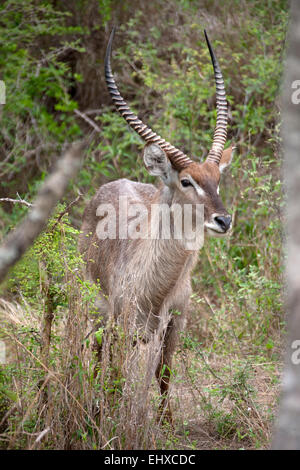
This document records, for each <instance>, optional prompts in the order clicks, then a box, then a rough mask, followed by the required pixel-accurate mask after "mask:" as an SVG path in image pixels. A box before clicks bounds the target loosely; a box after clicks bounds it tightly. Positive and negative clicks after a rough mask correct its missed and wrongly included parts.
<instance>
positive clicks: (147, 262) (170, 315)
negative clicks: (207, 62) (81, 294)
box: [80, 30, 232, 414]
mask: <svg viewBox="0 0 300 470" xmlns="http://www.w3.org/2000/svg"><path fill="white" fill-rule="evenodd" d="M204 34H205V38H206V42H207V45H208V48H209V52H210V56H211V60H212V64H213V69H214V75H215V82H216V102H217V124H216V128H215V132H214V138H213V143H212V147H211V149H210V151H209V153H208V156H207V158H206V160H205V161H204V162H203V163H200V162H197V161H194V160H191V159H190V158H189V157H188V156H187V155H185V154H184V153H183V152H182V151H180V150H178V149H177V148H175V147H173V146H172V145H171V144H169V143H168V142H166V141H165V140H164V139H163V138H161V137H160V136H159V135H157V134H156V133H155V132H153V131H152V129H150V128H149V127H148V126H146V125H145V124H144V123H143V122H142V121H141V120H140V119H139V118H138V117H137V116H136V115H135V114H134V113H133V112H132V111H131V110H130V108H129V106H128V105H127V103H126V102H125V100H124V99H123V98H122V96H121V95H120V93H119V91H118V88H117V86H116V83H115V80H114V77H113V74H112V71H111V63H110V59H111V50H112V41H113V36H114V30H113V31H112V33H111V36H110V39H109V42H108V46H107V51H106V57H105V78H106V83H107V87H108V90H109V93H110V95H111V98H112V101H113V103H114V105H115V107H116V109H117V111H118V112H119V113H120V114H121V116H123V117H124V119H125V120H126V122H127V123H128V124H129V126H130V127H132V128H133V129H134V130H135V131H136V132H137V133H138V134H139V135H140V137H141V138H142V139H143V140H144V141H145V142H146V146H145V148H144V151H143V161H144V165H145V167H146V169H147V170H148V172H149V173H150V174H151V175H155V176H159V177H160V180H161V184H160V186H159V187H158V188H157V187H155V186H153V185H151V184H143V183H139V182H133V181H129V180H127V179H120V180H117V181H113V182H110V183H107V184H104V185H103V186H101V187H100V189H99V190H98V191H97V193H96V195H95V196H94V197H93V199H92V200H91V201H90V203H89V204H88V206H87V207H86V210H85V212H84V217H83V224H82V231H81V236H80V250H81V252H82V253H83V256H84V259H85V262H86V277H87V278H88V279H89V280H91V281H93V282H100V286H101V290H100V292H99V310H100V314H101V315H102V317H104V318H105V317H106V318H108V315H109V314H112V315H113V317H114V318H118V316H119V315H120V314H121V312H122V309H124V305H125V302H126V303H127V304H126V305H128V302H129V304H130V309H131V310H130V311H131V313H130V316H131V318H132V321H133V324H134V326H135V328H136V330H137V331H138V332H139V336H140V337H142V339H143V340H144V341H145V342H147V341H149V340H150V339H151V338H152V337H153V336H155V335H156V337H159V338H160V347H159V348H158V354H157V355H156V360H155V361H154V364H153V372H154V371H155V374H156V377H157V379H158V382H159V385H160V391H161V394H162V407H165V408H166V413H169V414H170V411H169V406H168V398H167V397H168V388H169V380H170V370H171V360H172V355H173V352H174V349H175V347H176V342H177V338H178V334H179V332H180V331H181V330H183V328H184V325H185V322H186V316H187V313H188V310H189V303H190V295H191V285H190V275H191V271H192V269H193V267H194V266H195V263H196V261H197V254H198V249H199V248H200V247H201V237H198V240H197V243H196V244H194V245H193V243H191V239H190V236H191V234H195V235H196V238H197V234H201V233H203V232H204V233H205V234H207V235H211V236H217V237H223V236H225V235H226V234H227V233H228V232H229V230H230V228H231V216H230V215H229V214H228V212H227V211H226V209H225V208H224V206H223V203H222V201H221V198H220V196H219V181H220V174H221V172H222V171H223V170H224V168H225V167H226V166H227V165H228V164H229V163H230V161H231V158H232V147H230V148H228V149H226V150H224V145H225V142H226V135H227V121H228V112H227V102H226V95H225V87H224V81H223V78H222V74H221V70H220V67H219V64H218V61H217V59H216V57H215V54H214V52H213V49H212V47H211V44H210V42H209V40H208V37H207V34H206V32H205V31H204ZM120 201H121V202H122V204H123V205H122V204H120ZM124 201H125V202H124ZM132 206H134V207H135V208H136V207H138V211H137V212H139V216H138V217H136V215H137V213H136V212H135V211H132V210H131V209H132ZM154 207H155V208H156V209H157V208H158V209H161V208H163V209H166V208H169V209H170V211H169V215H168V217H165V218H164V210H153V208H154ZM185 208H191V211H190V212H191V214H190V215H191V217H190V219H189V222H187V219H188V218H187V217H186V219H185V213H184V212H185ZM200 209H202V212H201V210H200ZM125 212H126V214H125ZM153 214H154V215H153ZM197 214H198V215H199V214H200V215H201V214H202V216H201V217H198V218H197ZM150 219H151V221H150ZM137 221H138V223H137ZM166 221H167V222H166ZM183 222H186V224H185V225H186V226H185V227H184V230H182V227H183ZM130 224H131V225H132V224H133V225H134V229H133V230H131V231H130V230H129V226H130ZM166 224H167V225H168V224H169V225H170V227H167V228H166V227H164V225H166ZM137 225H138V226H139V230H137ZM129 232H130V233H129ZM178 233H179V234H181V236H178ZM139 234H140V236H139ZM163 234H167V236H163Z"/></svg>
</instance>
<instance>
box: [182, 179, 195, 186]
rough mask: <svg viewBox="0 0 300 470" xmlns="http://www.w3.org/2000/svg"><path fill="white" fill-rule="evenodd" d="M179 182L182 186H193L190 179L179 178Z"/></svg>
mask: <svg viewBox="0 0 300 470" xmlns="http://www.w3.org/2000/svg"><path fill="white" fill-rule="evenodd" d="M181 184H182V186H183V187H184V188H186V187H187V186H193V185H192V183H191V182H190V180H188V179H184V180H181Z"/></svg>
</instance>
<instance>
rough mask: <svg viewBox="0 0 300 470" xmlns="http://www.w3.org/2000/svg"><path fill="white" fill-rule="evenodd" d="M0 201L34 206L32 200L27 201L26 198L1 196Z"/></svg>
mask: <svg viewBox="0 0 300 470" xmlns="http://www.w3.org/2000/svg"><path fill="white" fill-rule="evenodd" d="M0 202H12V203H13V204H15V203H17V202H18V203H19V204H24V205H25V206H27V207H32V206H33V204H31V202H27V201H25V199H11V198H10V197H1V198H0Z"/></svg>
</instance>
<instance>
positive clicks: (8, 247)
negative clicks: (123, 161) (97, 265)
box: [0, 143, 86, 282]
mask: <svg viewBox="0 0 300 470" xmlns="http://www.w3.org/2000/svg"><path fill="white" fill-rule="evenodd" d="M85 145H86V144H85V143H76V144H73V145H72V146H71V147H70V148H69V149H68V150H67V152H66V153H65V155H64V156H63V157H62V158H61V159H60V160H59V161H58V162H57V166H56V169H55V170H54V172H53V173H52V174H51V175H49V176H48V178H47V179H46V181H45V182H44V184H43V185H42V187H41V189H40V190H39V192H38V195H37V198H36V200H35V202H34V203H33V207H32V208H31V210H30V211H29V213H28V215H27V216H26V218H25V219H24V220H23V221H22V222H21V223H20V224H19V225H18V226H17V228H16V229H15V230H14V231H13V232H11V233H9V235H8V236H7V238H6V239H5V240H4V242H3V244H2V245H1V246H0V282H1V281H3V279H4V277H5V276H6V274H7V272H8V270H9V268H10V267H12V266H13V265H14V264H15V263H16V262H17V261H18V260H19V259H20V258H21V257H22V255H23V254H24V253H25V251H26V250H27V249H28V248H29V247H30V246H31V245H32V244H33V242H34V240H35V239H36V238H37V237H38V235H39V234H40V233H41V231H42V230H43V229H44V227H45V225H46V223H47V221H48V219H49V217H50V215H51V213H52V211H53V209H54V208H55V206H56V204H57V202H58V201H59V199H60V198H61V197H62V196H63V195H64V193H65V191H66V189H67V186H68V183H69V181H70V179H71V178H73V177H74V176H75V175H76V173H77V171H78V169H79V167H80V164H81V155H82V152H83V149H84V148H85Z"/></svg>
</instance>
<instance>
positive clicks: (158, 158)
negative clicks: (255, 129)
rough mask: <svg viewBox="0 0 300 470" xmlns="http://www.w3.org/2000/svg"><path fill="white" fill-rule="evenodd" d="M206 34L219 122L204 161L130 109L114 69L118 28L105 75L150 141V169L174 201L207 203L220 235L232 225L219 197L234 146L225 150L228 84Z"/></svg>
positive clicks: (127, 115)
mask: <svg viewBox="0 0 300 470" xmlns="http://www.w3.org/2000/svg"><path fill="white" fill-rule="evenodd" d="M204 34H205V39H206V42H207V46H208V49H209V52H210V57H211V60H212V65H213V69H214V75H215V83H216V103H217V123H216V128H215V131H214V138H213V143H212V147H211V149H210V151H209V152H208V156H207V158H206V160H205V161H204V162H201V163H200V162H197V161H195V160H192V159H190V158H189V157H188V156H187V155H185V154H184V153H183V152H182V151H181V150H179V149H177V148H175V147H174V146H173V145H171V144H170V143H169V142H167V141H166V140H164V139H163V138H162V137H161V136H160V135H158V134H156V133H155V132H153V131H152V129H150V128H149V127H148V126H146V125H145V124H144V123H143V122H142V121H141V120H140V119H139V118H138V117H137V116H136V115H135V114H134V113H133V112H132V111H131V110H130V108H129V106H128V105H127V103H126V102H125V100H124V99H123V97H122V96H121V95H120V93H119V90H118V88H117V85H116V82H115V80H114V77H113V74H112V70H111V64H110V57H111V50H112V41H113V37H114V29H113V30H112V32H111V35H110V39H109V42H108V45H107V50H106V57H105V78H106V83H107V87H108V90H109V93H110V95H111V98H112V100H113V103H114V104H115V107H116V109H117V111H118V112H119V113H120V114H121V116H122V117H123V118H124V119H125V120H126V122H127V123H128V124H129V125H130V127H132V128H133V129H134V130H135V131H136V132H137V133H138V134H139V135H140V137H141V138H142V139H143V140H144V141H145V142H146V146H145V148H144V152H143V160H144V164H145V167H146V169H147V170H148V172H149V173H150V174H151V175H155V176H159V177H160V178H161V179H162V181H163V182H164V184H165V185H166V186H168V187H169V188H171V189H172V195H173V200H172V202H180V203H181V204H188V203H189V204H203V206H204V227H205V231H206V233H207V234H208V235H211V236H219V237H220V236H224V235H225V234H226V233H227V232H228V231H229V229H230V228H231V216H230V215H229V214H228V212H227V211H226V209H225V207H224V205H223V203H222V200H221V198H220V196H219V182H220V175H221V173H222V171H223V170H224V169H225V168H226V167H227V166H228V165H229V164H230V163H231V159H232V153H233V147H229V148H228V149H226V150H224V146H225V142H226V136H227V122H228V111H227V101H226V94H225V86H224V81H223V77H222V73H221V70H220V67H219V64H218V61H217V59H216V56H215V54H214V51H213V49H212V47H211V44H210V42H209V39H208V37H207V34H206V31H204Z"/></svg>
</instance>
